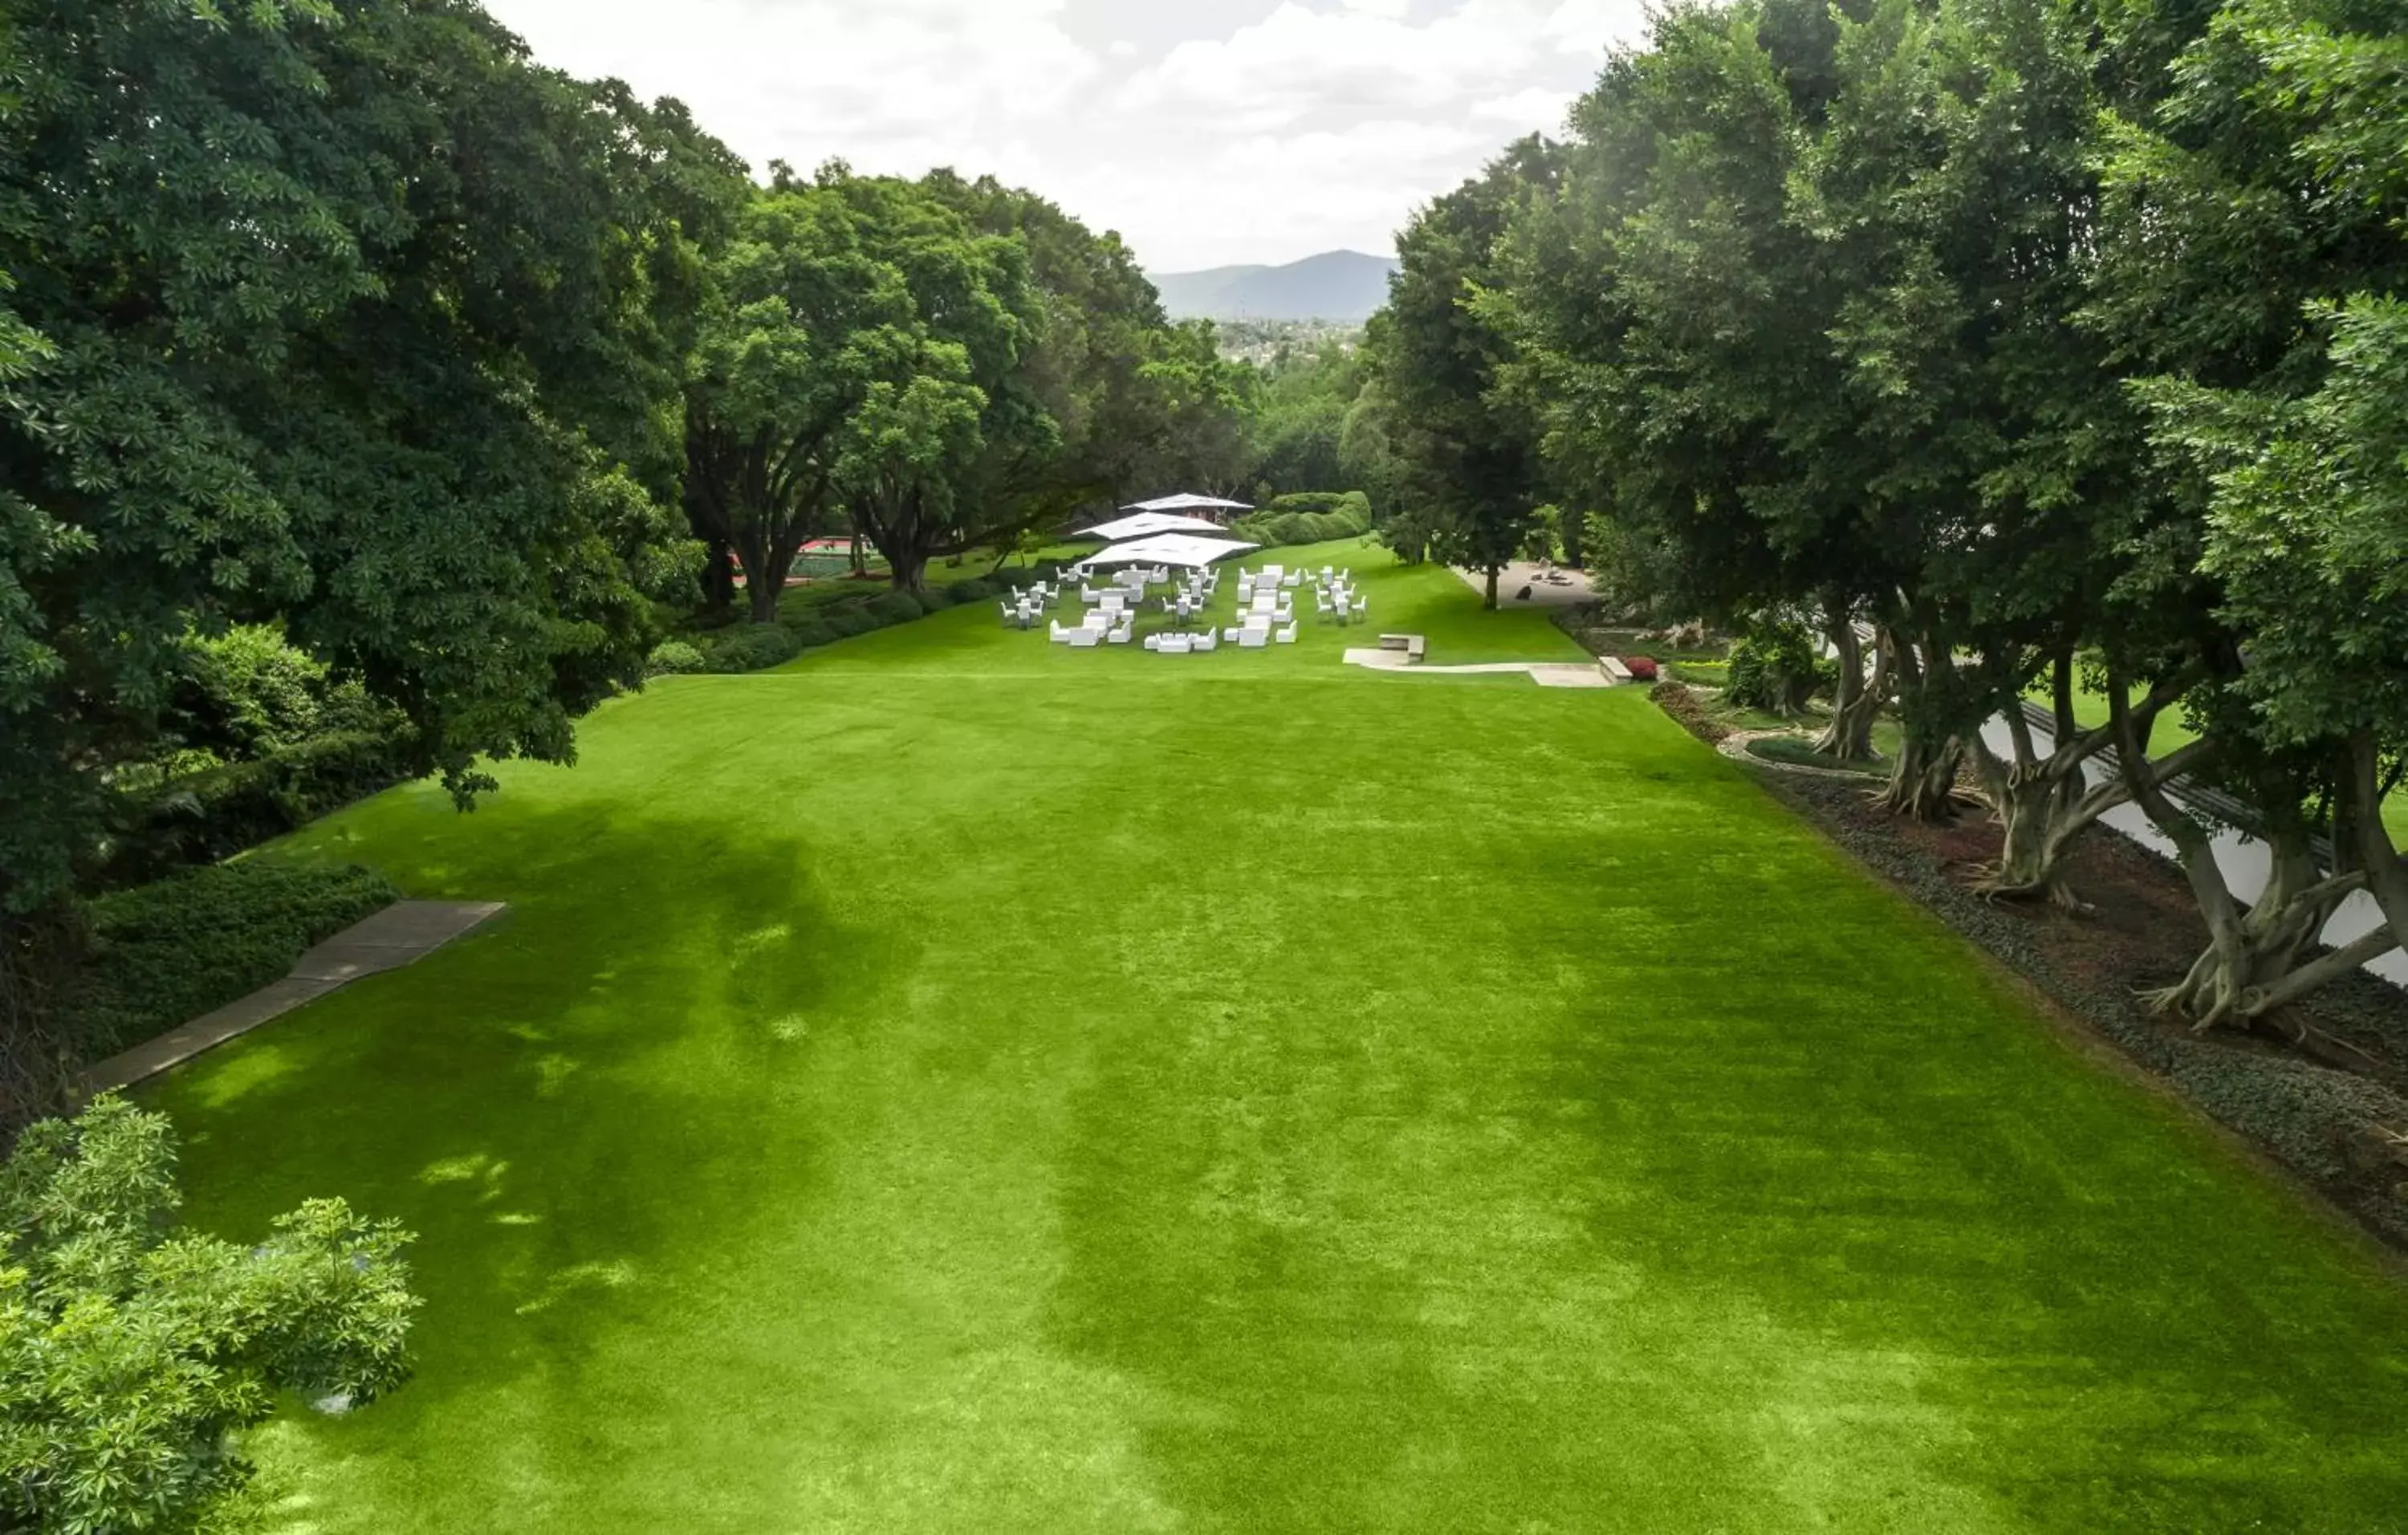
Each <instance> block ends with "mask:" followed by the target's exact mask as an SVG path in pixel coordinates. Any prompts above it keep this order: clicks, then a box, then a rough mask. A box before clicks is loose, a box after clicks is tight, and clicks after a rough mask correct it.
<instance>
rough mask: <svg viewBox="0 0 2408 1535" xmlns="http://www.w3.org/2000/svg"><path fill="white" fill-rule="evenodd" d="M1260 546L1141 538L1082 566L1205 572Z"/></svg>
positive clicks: (1180, 538) (1182, 538)
mask: <svg viewBox="0 0 2408 1535" xmlns="http://www.w3.org/2000/svg"><path fill="white" fill-rule="evenodd" d="M1261 547H1262V546H1261V545H1260V544H1249V543H1240V542H1239V541H1238V540H1236V539H1234V538H1190V537H1187V536H1185V535H1183V534H1164V535H1162V536H1160V537H1158V538H1140V539H1138V540H1137V541H1136V542H1134V543H1125V544H1115V545H1113V546H1112V547H1111V548H1110V549H1107V550H1105V551H1104V552H1101V553H1099V554H1090V555H1088V556H1087V557H1086V558H1085V559H1083V560H1081V561H1080V562H1079V564H1080V565H1081V566H1082V567H1085V566H1103V565H1176V566H1182V567H1185V568H1187V569H1190V570H1201V569H1203V568H1204V567H1206V566H1208V565H1211V563H1212V562H1213V561H1215V560H1226V559H1227V558H1228V557H1229V556H1230V555H1232V554H1242V553H1244V552H1246V551H1247V550H1249V549H1259V548H1261Z"/></svg>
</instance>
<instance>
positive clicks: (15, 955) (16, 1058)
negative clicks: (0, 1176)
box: [0, 901, 84, 1152]
mask: <svg viewBox="0 0 2408 1535" xmlns="http://www.w3.org/2000/svg"><path fill="white" fill-rule="evenodd" d="M83 944H84V936H83V931H82V928H81V927H80V925H79V924H78V923H77V922H76V921H75V919H74V916H73V913H72V911H71V909H70V908H69V907H68V905H67V904H66V903H65V902H63V901H61V902H53V903H52V904H51V905H50V907H49V908H47V909H45V910H43V911H36V912H32V913H28V914H25V915H11V914H7V912H5V911H0V1152H5V1151H6V1149H7V1144H8V1142H9V1141H10V1140H13V1139H14V1138H15V1136H16V1133H17V1132H18V1131H19V1130H22V1129H23V1128H24V1127H25V1126H27V1125H30V1124H32V1123H33V1122H34V1121H35V1120H37V1119H41V1118H43V1117H45V1116H47V1115H50V1114H53V1113H57V1112H60V1111H61V1110H62V1109H64V1108H65V1107H66V1105H67V1102H68V1099H69V1098H70V1097H71V1096H72V1093H73V1089H74V1085H75V1073H76V1069H77V1067H78V1066H79V1062H78V1060H77V1059H76V1055H75V1052H74V1049H73V1047H72V1046H71V1044H70V1043H69V1041H68V1040H67V1039H66V1037H65V1032H64V1030H63V1029H62V1028H61V1026H60V1024H59V1017H58V1009H57V1005H56V1004H57V998H58V994H59V992H60V990H61V989H62V988H63V987H64V986H65V984H66V983H67V981H68V979H69V978H70V977H71V976H72V975H73V974H74V970H75V965H76V963H77V960H78V957H79V954H81V951H82V948H83Z"/></svg>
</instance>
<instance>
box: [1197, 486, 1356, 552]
mask: <svg viewBox="0 0 2408 1535" xmlns="http://www.w3.org/2000/svg"><path fill="white" fill-rule="evenodd" d="M1229 531H1230V532H1231V533H1233V534H1235V535H1237V536H1238V537H1239V538H1244V539H1246V540H1247V541H1248V542H1250V543H1258V544H1261V545H1263V546H1264V547H1265V548H1267V549H1278V548H1282V547H1284V546H1287V545H1292V544H1322V543H1332V542H1335V541H1336V540H1338V539H1340V538H1360V537H1362V536H1363V535H1364V534H1366V533H1369V532H1370V531H1371V501H1370V497H1369V496H1367V495H1364V494H1363V493H1362V492H1361V491H1347V492H1345V493H1343V494H1336V493H1304V494H1299V495H1283V496H1281V497H1279V498H1278V499H1277V500H1275V501H1273V502H1271V503H1270V504H1269V506H1267V507H1265V508H1263V509H1261V510H1260V511H1256V512H1254V513H1252V514H1251V515H1249V516H1246V517H1243V518H1240V520H1239V521H1238V522H1236V523H1233V524H1230V527H1229Z"/></svg>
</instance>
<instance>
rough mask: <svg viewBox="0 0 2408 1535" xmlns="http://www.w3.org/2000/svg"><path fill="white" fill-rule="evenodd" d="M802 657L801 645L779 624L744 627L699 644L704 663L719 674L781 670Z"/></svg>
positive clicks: (717, 635) (748, 625) (712, 637)
mask: <svg viewBox="0 0 2408 1535" xmlns="http://www.w3.org/2000/svg"><path fill="white" fill-rule="evenodd" d="M802 653H803V647H802V645H801V643H800V642H799V641H797V640H796V638H795V636H794V634H793V633H792V632H791V631H789V630H788V629H787V628H786V627H785V626H784V625H783V624H745V625H744V626H743V627H742V628H740V629H731V630H727V631H725V632H724V633H721V634H716V635H713V636H711V637H710V638H709V639H706V640H705V641H704V642H703V644H702V654H703V660H704V663H705V664H706V665H707V666H709V667H710V669H711V670H712V671H715V672H720V673H722V674H726V673H734V672H744V671H761V670H763V669H765V668H767V667H781V666H783V665H785V664H786V663H787V662H789V661H792V660H793V659H794V658H795V657H796V656H797V655H800V654H802Z"/></svg>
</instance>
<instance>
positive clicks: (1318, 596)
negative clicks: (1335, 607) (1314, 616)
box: [1312, 592, 1330, 613]
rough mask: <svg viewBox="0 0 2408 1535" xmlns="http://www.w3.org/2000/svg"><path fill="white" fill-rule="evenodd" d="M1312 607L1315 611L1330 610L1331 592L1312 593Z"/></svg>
mask: <svg viewBox="0 0 2408 1535" xmlns="http://www.w3.org/2000/svg"><path fill="white" fill-rule="evenodd" d="M1312 608H1313V611H1315V612H1318V613H1326V612H1328V611H1330V606H1329V594H1328V593H1326V592H1315V593H1314V594H1313V595H1312Z"/></svg>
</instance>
